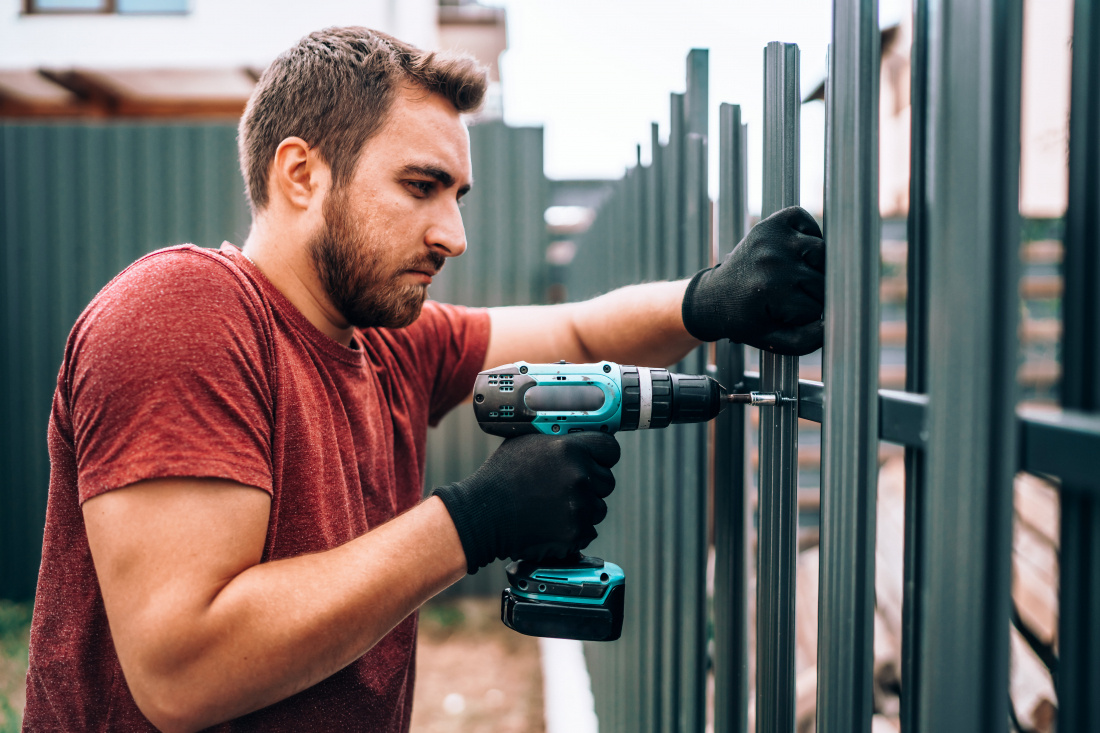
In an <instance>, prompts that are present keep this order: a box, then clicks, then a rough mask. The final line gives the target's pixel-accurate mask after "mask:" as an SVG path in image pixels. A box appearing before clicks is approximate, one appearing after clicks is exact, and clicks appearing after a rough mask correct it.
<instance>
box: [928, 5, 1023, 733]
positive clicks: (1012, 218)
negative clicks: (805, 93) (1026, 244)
mask: <svg viewBox="0 0 1100 733" xmlns="http://www.w3.org/2000/svg"><path fill="white" fill-rule="evenodd" d="M1021 39H1022V4H1020V3H1012V2H998V1H996V0H969V1H968V2H955V3H943V2H936V3H933V4H931V5H930V7H929V55H928V62H929V69H928V71H929V74H928V106H927V109H926V114H927V115H928V119H927V124H928V135H929V137H928V152H927V155H928V158H927V163H928V169H927V171H928V177H927V179H926V188H925V191H924V196H925V197H926V201H927V202H928V207H929V208H928V226H929V230H928V242H929V245H930V247H929V251H928V257H929V259H928V265H929V340H930V344H931V345H934V347H935V349H936V354H935V356H934V357H933V358H931V359H930V363H929V370H928V386H929V421H928V422H929V435H930V438H929V445H928V470H927V476H926V479H925V483H924V492H925V495H926V501H927V503H926V505H925V506H926V509H927V532H926V537H927V541H926V542H925V543H924V547H923V548H922V559H923V566H924V568H926V569H927V570H928V577H927V589H926V591H925V594H924V597H923V598H922V599H921V603H922V608H921V614H920V622H921V625H922V627H921V629H920V630H919V635H920V654H921V670H920V680H919V683H918V684H919V690H918V693H919V695H920V697H919V706H920V709H919V711H918V715H919V718H920V720H919V723H920V726H919V730H922V731H929V733H931V732H932V731H935V732H936V733H945V732H950V731H978V730H980V731H993V730H1004V729H1005V727H1006V726H1007V723H1006V719H1007V715H1008V704H1009V702H1008V622H1009V609H1010V577H1011V532H1012V480H1013V476H1014V473H1015V468H1016V466H1015V464H1016V456H1015V451H1016V445H1017V444H1016V420H1015V408H1016V395H1017V389H1016V355H1017V347H1018V344H1017V334H1016V327H1017V312H1018V308H1019V305H1018V303H1019V301H1018V298H1019V296H1018V294H1017V288H1018V279H1019V278H1018V272H1019V262H1018V260H1019V243H1020V242H1019V210H1018V192H1019V163H1020V157H1019V145H1020V140H1019V120H1020V96H1019V93H1020V55H1021ZM933 569H934V572H933Z"/></svg>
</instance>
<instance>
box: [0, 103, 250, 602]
mask: <svg viewBox="0 0 1100 733" xmlns="http://www.w3.org/2000/svg"><path fill="white" fill-rule="evenodd" d="M0 151H2V152H0V155H2V159H0V200H2V201H3V224H2V226H0V249H2V251H3V260H2V264H0V267H2V277H3V280H2V281H3V283H4V314H3V322H2V324H3V325H2V329H3V330H2V332H0V338H2V340H3V344H4V358H3V367H2V368H3V372H2V373H0V378H2V382H3V388H2V394H3V397H2V402H0V416H2V417H3V428H2V429H3V432H4V436H3V440H2V441H0V443H2V445H3V448H2V450H0V476H3V479H2V483H0V557H2V558H3V562H0V597H6V598H16V599H28V598H31V597H32V596H33V594H34V588H35V583H36V580H37V574H38V564H39V558H40V553H41V542H42V528H43V526H44V522H45V510H46V493H47V491H46V489H47V485H48V481H49V459H48V455H47V451H46V423H47V421H48V418H49V412H50V402H51V399H52V395H53V390H54V385H55V383H56V380H57V370H58V367H59V366H60V364H61V356H62V352H63V349H64V346H65V339H66V338H67V336H68V333H69V330H70V328H71V327H72V324H73V322H74V321H75V320H76V317H77V316H78V315H79V314H80V311H81V310H82V309H83V308H84V306H85V305H86V304H87V303H88V301H89V300H91V298H92V296H94V295H95V293H96V292H97V291H98V290H99V289H100V288H101V287H103V285H105V284H106V283H107V281H108V280H110V278H112V277H113V276H114V275H115V274H117V273H118V272H119V271H120V270H122V269H123V268H124V267H125V266H126V265H127V264H129V263H130V262H132V261H133V260H134V259H136V258H137V257H139V256H140V255H142V254H144V253H146V252H150V251H152V250H155V249H158V248H160V247H164V246H167V245H171V244H177V243H179V242H188V241H189V242H194V243H195V244H199V245H203V246H211V247H214V246H218V245H219V244H220V243H221V241H222V240H223V239H230V240H234V241H236V242H242V241H243V240H244V237H245V235H246V234H247V230H248V222H249V219H248V210H247V205H246V204H245V200H244V195H243V191H244V184H243V182H242V180H241V176H240V173H239V172H238V170H237V146H236V128H235V127H234V126H232V125H224V124H209V125H195V124H188V125H172V124H167V125H165V124H158V125H144V124H110V125H105V124H63V125H52V124H4V125H0Z"/></svg>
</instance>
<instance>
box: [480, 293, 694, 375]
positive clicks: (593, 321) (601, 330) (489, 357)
mask: <svg viewBox="0 0 1100 733" xmlns="http://www.w3.org/2000/svg"><path fill="white" fill-rule="evenodd" d="M687 284H688V281H687V280H679V281H674V282H655V283H645V284H642V285H631V286H628V287H625V288H620V289H618V290H613V291H611V292H610V293H607V294H605V295H601V296H599V297H597V298H593V299H592V300H586V301H584V302H581V303H563V304H561V305H541V306H540V305H533V306H514V307H510V308H492V309H490V311H489V315H490V319H491V323H492V332H491V333H492V335H491V337H490V340H489V350H488V352H487V353H486V355H485V368H487V369H488V368H491V367H495V366H500V365H501V364H507V363H510V362H514V361H519V360H521V359H522V360H524V361H529V362H550V361H558V360H559V359H565V360H566V361H571V362H576V363H584V362H592V361H599V360H601V359H607V360H609V361H616V362H619V363H622V364H641V365H643V366H667V365H668V364H674V363H675V362H677V361H679V360H680V359H681V358H683V356H684V355H685V354H687V353H688V352H689V351H691V350H692V349H693V348H695V347H696V346H698V345H699V343H700V342H699V341H698V340H697V339H695V338H693V337H692V336H691V335H690V334H689V333H688V332H687V329H686V328H684V321H683V319H682V318H681V317H680V306H681V303H682V301H683V299H684V289H685V288H686V287H687Z"/></svg>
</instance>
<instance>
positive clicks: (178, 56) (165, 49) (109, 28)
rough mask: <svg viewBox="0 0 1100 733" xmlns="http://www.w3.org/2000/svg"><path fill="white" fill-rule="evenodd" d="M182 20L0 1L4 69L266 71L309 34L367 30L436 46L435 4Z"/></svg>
mask: <svg viewBox="0 0 1100 733" xmlns="http://www.w3.org/2000/svg"><path fill="white" fill-rule="evenodd" d="M189 8H190V10H189V12H188V13H186V14H184V15H125V16H120V15H106V14H105V15H90V14H77V15H56V14H51V15H27V14H25V13H23V0H0V68H8V69H12V68H37V67H47V68H49V67H70V66H84V67H99V68H133V67H140V68H146V69H148V68H158V67H159V68H209V67H221V68H225V67H227V66H254V67H260V68H263V67H266V66H267V64H268V63H270V62H271V60H272V59H273V58H275V56H277V55H278V54H279V53H280V52H281V51H283V50H284V49H286V48H288V47H289V46H291V45H292V44H294V42H295V41H297V40H298V39H299V38H301V37H302V36H303V35H305V34H306V33H309V32H310V31H313V30H316V29H318V28H323V27H326V26H331V25H365V26H368V27H371V28H377V29H378V30H382V31H386V32H388V33H392V34H393V35H395V36H397V37H399V38H401V39H402V40H406V41H409V42H410V43H413V44H416V45H418V46H421V47H426V48H435V47H436V46H437V45H438V42H439V38H438V34H439V31H438V26H437V17H438V7H437V2H436V0H323V1H317V0H315V1H314V2H298V1H297V0H190V3H189Z"/></svg>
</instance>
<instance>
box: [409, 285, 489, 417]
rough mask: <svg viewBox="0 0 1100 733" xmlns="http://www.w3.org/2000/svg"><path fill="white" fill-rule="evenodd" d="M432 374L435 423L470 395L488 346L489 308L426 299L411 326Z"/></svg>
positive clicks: (430, 414) (431, 413)
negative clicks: (468, 306) (418, 316)
mask: <svg viewBox="0 0 1100 733" xmlns="http://www.w3.org/2000/svg"><path fill="white" fill-rule="evenodd" d="M411 328H412V329H414V330H415V332H418V333H417V334H416V336H417V340H418V341H419V344H420V346H419V348H420V349H422V350H423V352H424V353H422V354H421V356H422V357H423V363H425V364H430V365H431V369H430V373H431V374H432V376H433V380H432V383H431V385H429V387H430V390H431V400H430V402H429V406H428V422H429V424H430V425H433V426H434V425H437V424H438V423H439V421H440V420H441V419H442V418H443V416H444V415H446V414H447V412H449V411H450V410H451V409H452V408H453V407H455V406H456V405H458V404H459V403H460V402H462V400H464V399H466V398H467V397H469V396H470V392H471V390H473V388H474V378H475V377H476V376H477V373H478V372H479V371H481V367H482V365H483V364H484V363H485V353H486V351H488V349H489V311H488V310H486V309H484V308H466V307H463V306H458V305H446V304H443V303H437V302H435V301H431V300H429V301H427V302H426V303H425V304H424V310H423V311H421V314H420V318H418V319H417V320H416V322H415V323H414V325H413V326H412V327H411Z"/></svg>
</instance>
